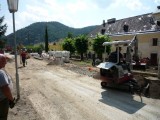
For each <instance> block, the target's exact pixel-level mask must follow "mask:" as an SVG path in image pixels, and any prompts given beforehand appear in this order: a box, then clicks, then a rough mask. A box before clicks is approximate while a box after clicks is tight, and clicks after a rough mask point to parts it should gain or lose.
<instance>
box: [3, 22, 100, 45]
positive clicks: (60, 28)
mask: <svg viewBox="0 0 160 120" xmlns="http://www.w3.org/2000/svg"><path fill="white" fill-rule="evenodd" d="M46 26H47V30H48V40H49V42H56V41H58V40H60V39H63V38H65V37H67V35H68V33H72V34H73V37H76V36H78V35H81V34H86V35H87V34H89V33H90V32H91V31H93V30H94V29H96V27H97V25H94V26H88V27H84V28H72V27H68V26H66V25H64V24H62V23H59V22H36V23H33V24H31V25H29V26H27V27H25V28H22V29H19V30H17V31H16V40H17V44H23V45H33V44H37V43H41V42H44V41H45V37H44V36H45V28H46ZM6 37H7V43H8V44H10V45H12V44H13V42H14V40H13V38H14V36H13V33H12V34H9V35H8V36H6Z"/></svg>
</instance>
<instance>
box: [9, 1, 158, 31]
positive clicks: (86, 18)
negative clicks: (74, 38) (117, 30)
mask: <svg viewBox="0 0 160 120" xmlns="http://www.w3.org/2000/svg"><path fill="white" fill-rule="evenodd" d="M147 1H148V0H81V1H80V0H69V1H66V0H33V1H32V2H29V1H28V0H23V1H21V3H20V5H19V10H18V12H16V14H15V19H16V29H17V30H18V29H20V28H23V27H26V26H28V25H30V24H32V23H35V22H42V21H58V22H61V23H63V24H65V25H67V26H70V27H76V28H81V27H86V26H89V25H97V24H101V23H102V20H103V19H110V18H113V17H115V18H118V19H119V18H124V17H126V16H132V15H135V13H136V14H140V13H141V12H142V11H147V10H148V7H146V6H145V5H147V4H144V2H145V3H147ZM159 1H160V0H154V2H156V3H158V2H159ZM154 2H152V3H154ZM154 7H155V6H154ZM6 9H7V8H6ZM151 12H152V11H151ZM10 16H11V15H10ZM10 16H9V17H8V16H7V20H6V21H7V25H8V29H11V30H8V31H13V30H12V26H11V24H12V21H11V20H12V18H11V17H10ZM8 31H7V33H10V32H8Z"/></svg>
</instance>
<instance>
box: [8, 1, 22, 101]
mask: <svg viewBox="0 0 160 120" xmlns="http://www.w3.org/2000/svg"><path fill="white" fill-rule="evenodd" d="M7 3H8V9H9V12H10V13H12V17H13V33H14V52H15V68H16V88H17V89H16V90H17V100H18V99H20V91H19V75H18V66H17V43H16V34H15V18H14V13H15V12H17V11H18V0H7Z"/></svg>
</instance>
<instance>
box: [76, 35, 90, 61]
mask: <svg viewBox="0 0 160 120" xmlns="http://www.w3.org/2000/svg"><path fill="white" fill-rule="evenodd" d="M74 44H75V48H76V50H77V52H78V53H79V54H80V55H81V60H83V54H84V53H86V52H87V50H88V38H87V37H86V36H85V35H79V36H78V37H76V38H75V43H74Z"/></svg>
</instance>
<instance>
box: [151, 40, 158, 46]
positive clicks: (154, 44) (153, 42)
mask: <svg viewBox="0 0 160 120" xmlns="http://www.w3.org/2000/svg"><path fill="white" fill-rule="evenodd" d="M152 45H153V46H157V45H158V38H153V41H152Z"/></svg>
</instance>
